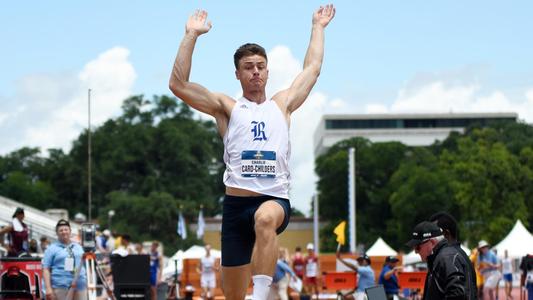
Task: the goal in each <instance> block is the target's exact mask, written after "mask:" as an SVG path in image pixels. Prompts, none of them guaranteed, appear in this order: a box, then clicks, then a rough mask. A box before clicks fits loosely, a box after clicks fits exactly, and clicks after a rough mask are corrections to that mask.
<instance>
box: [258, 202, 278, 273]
mask: <svg viewBox="0 0 533 300" xmlns="http://www.w3.org/2000/svg"><path fill="white" fill-rule="evenodd" d="M284 218H285V211H284V210H283V207H282V206H281V205H280V204H279V203H277V202H276V201H273V200H269V201H266V202H264V203H262V204H261V205H260V206H259V208H258V209H257V211H256V212H255V215H254V220H255V226H254V230H255V245H254V252H253V254H252V274H253V275H259V274H261V275H268V276H272V275H273V274H274V270H275V268H276V260H277V258H278V238H277V233H276V229H277V228H278V227H279V226H281V224H282V223H283V220H284Z"/></svg>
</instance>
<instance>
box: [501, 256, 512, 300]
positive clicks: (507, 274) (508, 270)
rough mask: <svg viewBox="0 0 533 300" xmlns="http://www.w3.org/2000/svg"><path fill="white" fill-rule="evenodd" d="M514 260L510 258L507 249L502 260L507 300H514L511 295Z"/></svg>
mask: <svg viewBox="0 0 533 300" xmlns="http://www.w3.org/2000/svg"><path fill="white" fill-rule="evenodd" d="M513 272H514V271H513V260H512V259H511V258H510V257H509V253H508V252H507V249H505V251H504V252H503V259H502V273H503V282H504V285H505V298H506V300H508V299H513V296H511V293H512V291H513Z"/></svg>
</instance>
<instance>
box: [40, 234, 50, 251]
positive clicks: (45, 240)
mask: <svg viewBox="0 0 533 300" xmlns="http://www.w3.org/2000/svg"><path fill="white" fill-rule="evenodd" d="M49 244H50V241H49V240H48V238H47V237H45V236H41V238H40V244H39V253H44V252H45V251H46V249H47V248H48V245H49Z"/></svg>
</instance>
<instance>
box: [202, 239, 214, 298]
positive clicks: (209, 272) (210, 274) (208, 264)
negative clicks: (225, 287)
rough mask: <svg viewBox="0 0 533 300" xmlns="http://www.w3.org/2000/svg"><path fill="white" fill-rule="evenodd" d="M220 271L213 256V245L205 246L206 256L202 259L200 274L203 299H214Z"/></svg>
mask: <svg viewBox="0 0 533 300" xmlns="http://www.w3.org/2000/svg"><path fill="white" fill-rule="evenodd" d="M218 270H219V266H218V262H217V260H216V259H215V257H214V256H212V255H211V245H209V244H207V245H205V256H204V257H202V258H201V259H200V264H198V272H199V273H200V274H201V277H200V286H201V287H202V298H203V299H213V298H214V297H215V288H216V286H217V277H216V273H215V272H218Z"/></svg>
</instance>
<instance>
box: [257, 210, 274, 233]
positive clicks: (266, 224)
mask: <svg viewBox="0 0 533 300" xmlns="http://www.w3.org/2000/svg"><path fill="white" fill-rule="evenodd" d="M254 228H255V232H256V233H259V232H262V231H272V232H275V230H276V219H275V218H274V217H273V216H272V215H268V214H264V215H259V216H257V217H256V218H255V226H254Z"/></svg>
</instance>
